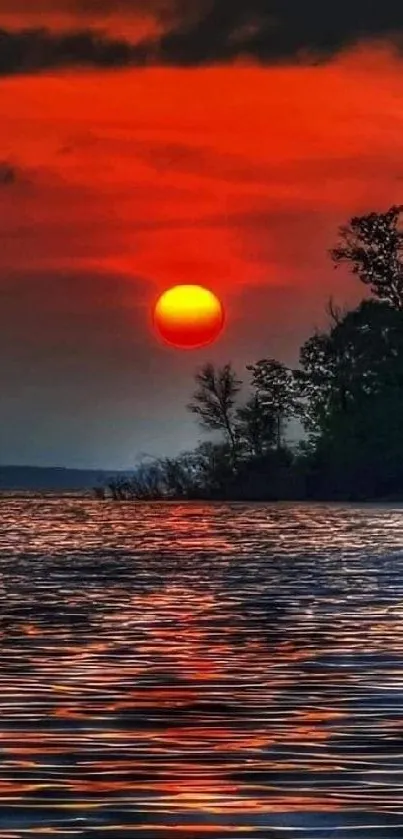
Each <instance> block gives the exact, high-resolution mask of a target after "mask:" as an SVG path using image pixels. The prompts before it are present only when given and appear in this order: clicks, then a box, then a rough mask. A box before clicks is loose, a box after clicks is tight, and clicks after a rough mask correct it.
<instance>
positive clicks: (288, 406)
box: [108, 206, 403, 500]
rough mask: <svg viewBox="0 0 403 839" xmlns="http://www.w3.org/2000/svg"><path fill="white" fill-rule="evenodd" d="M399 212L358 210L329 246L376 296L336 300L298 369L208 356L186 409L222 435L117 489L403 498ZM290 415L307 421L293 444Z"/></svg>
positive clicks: (191, 494) (147, 495)
mask: <svg viewBox="0 0 403 839" xmlns="http://www.w3.org/2000/svg"><path fill="white" fill-rule="evenodd" d="M402 212H403V207H402V206H392V207H391V208H390V209H389V210H388V211H386V212H385V213H370V214H368V215H364V216H357V217H354V218H352V219H351V220H350V222H349V223H348V224H347V225H346V226H345V227H342V228H341V229H340V231H339V241H338V244H337V246H336V247H335V248H334V249H332V250H331V251H330V257H331V259H332V261H333V263H334V264H335V266H336V267H337V266H338V265H339V264H341V263H345V264H346V265H347V266H348V267H349V269H350V270H351V272H352V274H353V275H356V276H357V277H358V279H359V280H360V281H361V282H362V283H363V284H364V285H366V286H367V287H368V288H369V290H370V291H371V297H370V298H369V299H364V300H363V302H362V303H361V304H360V305H359V306H358V307H357V308H355V309H353V310H351V311H340V310H339V309H338V308H337V307H335V306H334V305H333V304H329V310H328V311H329V318H330V323H329V326H328V328H327V330H325V331H323V332H315V334H314V335H312V336H311V337H310V338H309V339H308V340H307V341H306V342H305V343H304V344H303V346H302V347H301V350H300V356H299V365H298V367H297V368H296V369H290V368H288V367H287V366H286V365H285V364H283V363H281V362H280V361H277V360H275V359H273V358H265V359H262V360H260V361H257V362H256V363H255V364H251V365H249V366H247V367H246V373H247V376H248V380H249V381H248V385H247V388H246V386H245V385H244V384H243V382H242V381H241V379H240V378H238V374H237V372H236V371H235V370H234V369H233V367H232V365H231V364H226V365H225V366H223V367H221V368H216V367H214V365H213V364H210V363H208V364H205V365H204V366H203V367H202V369H201V370H199V371H198V372H197V374H196V387H195V392H194V393H193V396H192V399H191V401H190V404H189V406H188V407H189V410H190V411H191V412H192V413H193V414H195V416H196V417H197V419H198V421H199V423H200V425H201V426H202V427H203V428H204V429H208V430H209V431H211V432H213V433H214V435H215V437H214V439H212V440H211V441H210V442H203V443H201V444H200V445H199V446H198V448H197V449H196V450H195V451H193V452H190V453H185V454H182V455H180V456H179V457H177V458H165V459H162V460H160V461H158V462H153V463H151V464H147V465H143V466H142V467H141V468H140V469H139V470H138V472H137V473H136V475H135V477H134V478H133V479H131V480H129V481H127V480H126V481H125V480H123V481H113V482H111V483H110V485H109V490H108V491H109V493H110V494H111V495H112V497H114V498H116V499H131V498H138V499H140V498H141V499H158V498H168V499H197V498H199V499H200V498H203V499H237V500H238V499H239V500H280V499H283V500H284V499H324V500H332V499H333V500H335V499H339V500H365V499H380V498H382V499H395V498H403V231H402V226H401V220H402ZM245 389H246V394H245ZM242 396H243V398H242ZM292 421H298V422H299V423H300V424H301V425H302V428H303V429H304V436H303V440H302V441H301V442H300V443H299V444H298V445H296V446H292V445H290V443H289V442H287V441H288V437H289V427H290V423H291V422H292Z"/></svg>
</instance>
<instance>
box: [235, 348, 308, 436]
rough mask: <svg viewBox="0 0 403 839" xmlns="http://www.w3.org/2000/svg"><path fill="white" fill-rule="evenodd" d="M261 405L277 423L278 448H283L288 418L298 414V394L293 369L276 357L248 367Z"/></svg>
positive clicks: (264, 359)
mask: <svg viewBox="0 0 403 839" xmlns="http://www.w3.org/2000/svg"><path fill="white" fill-rule="evenodd" d="M246 369H247V370H249V371H250V372H251V373H252V387H253V389H254V391H255V393H256V394H257V396H258V398H259V400H260V402H261V405H262V406H263V407H264V408H265V410H266V412H267V414H269V415H270V416H271V417H272V418H273V420H274V423H275V428H276V432H275V436H276V442H277V448H281V446H282V445H283V442H284V439H283V435H284V429H285V423H286V422H287V420H289V419H291V418H292V417H294V416H297V415H298V411H299V407H298V404H299V403H298V394H297V389H296V386H295V380H294V376H293V373H292V371H291V370H290V369H289V368H288V367H286V365H285V364H282V363H281V362H280V361H276V359H274V358H263V359H261V360H260V361H257V362H256V364H250V365H248V366H247V368H246Z"/></svg>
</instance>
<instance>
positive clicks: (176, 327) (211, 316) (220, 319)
mask: <svg viewBox="0 0 403 839" xmlns="http://www.w3.org/2000/svg"><path fill="white" fill-rule="evenodd" d="M224 320H225V316H224V307H223V305H222V303H221V301H220V300H219V299H218V297H217V296H216V295H215V294H213V292H212V291H209V290H208V289H207V288H203V286H199V285H177V286H174V287H173V288H170V289H168V291H165V292H164V294H162V295H161V297H160V298H159V299H158V300H157V303H156V304H155V307H154V312H153V324H154V329H155V331H156V332H157V334H158V335H159V336H160V338H162V339H163V341H165V343H167V344H170V345H171V346H173V347H178V348H181V349H186V350H193V349H198V348H199V347H205V346H207V345H208V344H211V343H212V342H213V341H215V340H216V339H217V338H218V336H219V335H220V333H221V332H222V330H223V327H224Z"/></svg>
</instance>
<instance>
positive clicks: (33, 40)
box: [0, 29, 145, 76]
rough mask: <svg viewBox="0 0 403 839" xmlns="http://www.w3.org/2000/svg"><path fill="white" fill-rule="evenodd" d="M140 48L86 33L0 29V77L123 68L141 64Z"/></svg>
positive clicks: (89, 32) (143, 58)
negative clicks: (66, 69)
mask: <svg viewBox="0 0 403 839" xmlns="http://www.w3.org/2000/svg"><path fill="white" fill-rule="evenodd" d="M144 60H145V57H144V51H143V48H142V47H141V46H136V45H131V44H129V43H128V42H126V41H124V40H122V39H118V38H111V37H108V36H107V35H104V34H101V33H97V32H92V31H90V30H88V31H75V32H65V33H54V32H50V31H48V30H46V29H27V30H22V31H7V30H5V29H2V30H0V75H3V76H6V75H14V74H17V73H35V72H38V71H41V70H48V69H52V68H53V69H54V68H64V67H77V66H90V67H101V68H111V67H112V68H113V67H126V66H128V65H130V64H142V63H144Z"/></svg>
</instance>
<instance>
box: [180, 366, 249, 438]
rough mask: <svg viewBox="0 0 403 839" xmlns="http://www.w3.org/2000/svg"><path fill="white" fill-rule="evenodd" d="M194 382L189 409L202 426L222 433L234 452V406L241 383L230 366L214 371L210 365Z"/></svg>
mask: <svg viewBox="0 0 403 839" xmlns="http://www.w3.org/2000/svg"><path fill="white" fill-rule="evenodd" d="M195 379H196V385H197V388H196V391H195V392H194V394H193V399H192V401H191V402H190V403H189V405H188V408H189V410H190V411H191V412H192V413H193V414H196V416H197V417H198V419H199V422H200V424H201V425H202V427H204V428H208V429H210V430H212V431H222V432H223V433H224V435H225V437H226V439H227V441H228V443H229V445H230V447H231V450H232V452H235V449H236V434H235V427H234V419H235V407H236V398H237V395H238V393H239V391H240V389H241V386H242V382H241V381H240V380H239V379H238V378H237V375H236V373H235V371H234V370H233V368H232V365H231V364H225V365H224V367H221V368H217V369H216V368H215V367H214V365H213V364H211V363H210V362H208V363H207V364H205V365H204V366H203V367H202V368H201V369H200V370H199V371H198V372H197V373H196V376H195Z"/></svg>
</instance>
